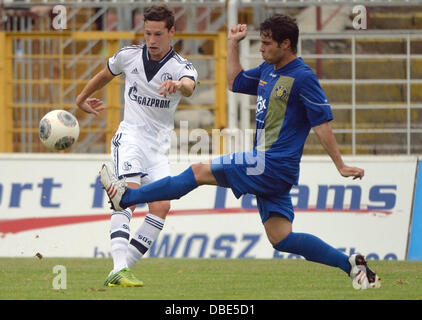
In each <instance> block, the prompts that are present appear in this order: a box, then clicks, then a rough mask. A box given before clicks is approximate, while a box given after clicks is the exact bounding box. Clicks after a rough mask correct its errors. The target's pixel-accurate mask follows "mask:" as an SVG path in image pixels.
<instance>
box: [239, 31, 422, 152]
mask: <svg viewBox="0 0 422 320" xmlns="http://www.w3.org/2000/svg"><path fill="white" fill-rule="evenodd" d="M317 41H322V42H324V43H325V47H326V49H322V51H321V52H320V53H317V52H316V51H317V50H315V48H316V42H317ZM253 43H256V44H259V35H258V34H257V33H249V35H248V38H247V39H246V41H243V42H242V47H241V50H242V51H241V52H242V54H241V57H242V65H243V67H244V68H245V69H247V68H251V67H254V66H256V65H258V64H259V63H260V62H262V59H261V56H260V54H259V52H258V48H259V47H257V46H255V48H254V49H252V48H253V47H254V45H253ZM383 43H384V45H385V43H390V44H393V45H390V47H393V48H395V49H393V51H395V52H392V51H390V52H389V51H386V52H385V51H384V52H383ZM330 47H331V48H333V49H331V50H330ZM385 47H386V46H385ZM298 56H301V57H302V58H303V59H304V61H305V62H307V63H308V64H309V65H310V66H311V67H312V68H313V70H314V72H315V73H316V74H317V75H318V76H319V78H320V83H321V86H322V87H323V89H324V90H325V91H326V93H327V96H328V99H329V100H330V102H331V106H332V109H333V113H334V118H335V121H334V122H333V128H334V133H335V134H336V136H337V140H339V144H340V147H341V149H342V151H343V152H345V153H347V154H353V155H356V154H365V153H366V154H377V153H398V154H400V153H402V154H403V153H404V154H415V153H421V152H422V94H421V92H422V34H421V33H420V32H419V31H418V32H417V31H415V32H412V31H408V30H406V31H379V32H374V31H369V30H366V31H364V32H362V31H360V32H358V31H351V32H342V33H335V34H329V33H309V34H301V35H300V40H299V43H298ZM383 64H384V65H383ZM389 90H390V91H389ZM238 99H239V104H240V106H241V107H240V109H239V112H240V122H239V124H238V126H239V127H240V128H242V129H245V128H249V127H250V126H251V125H252V123H253V119H254V117H253V115H252V114H251V113H252V112H253V110H254V109H255V103H254V101H253V99H250V98H249V97H247V96H244V97H239V98H238ZM245 106H246V108H245ZM312 140H313V138H312V137H311V138H310V141H311V143H310V144H309V145H308V147H307V149H305V151H308V152H309V153H319V151H320V150H321V149H320V147H319V146H317V144H315V145H313V144H312Z"/></svg>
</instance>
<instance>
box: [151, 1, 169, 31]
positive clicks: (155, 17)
mask: <svg viewBox="0 0 422 320" xmlns="http://www.w3.org/2000/svg"><path fill="white" fill-rule="evenodd" d="M144 21H145V22H147V21H164V22H165V23H166V28H167V29H168V30H170V29H171V27H173V26H174V13H173V11H171V10H170V9H169V8H168V7H167V6H166V5H160V6H158V5H153V6H151V7H149V8H147V9H145V12H144Z"/></svg>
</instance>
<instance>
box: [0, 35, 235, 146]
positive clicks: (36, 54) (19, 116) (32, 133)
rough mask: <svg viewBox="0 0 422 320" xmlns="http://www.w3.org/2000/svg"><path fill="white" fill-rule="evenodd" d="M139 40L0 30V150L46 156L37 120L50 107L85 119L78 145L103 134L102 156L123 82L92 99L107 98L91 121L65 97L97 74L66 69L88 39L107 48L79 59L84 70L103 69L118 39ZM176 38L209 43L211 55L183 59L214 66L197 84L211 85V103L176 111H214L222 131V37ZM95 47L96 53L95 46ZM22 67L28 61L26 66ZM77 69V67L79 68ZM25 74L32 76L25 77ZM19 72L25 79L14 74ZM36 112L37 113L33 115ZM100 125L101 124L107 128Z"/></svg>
mask: <svg viewBox="0 0 422 320" xmlns="http://www.w3.org/2000/svg"><path fill="white" fill-rule="evenodd" d="M142 38H143V34H142V33H131V32H96V31H93V32H0V152H46V151H47V149H46V148H45V147H44V146H42V144H41V143H40V141H39V139H38V133H37V132H38V121H39V120H40V119H41V118H42V116H43V115H44V114H45V113H47V112H48V111H50V110H52V109H75V110H76V113H77V117H78V119H81V120H82V121H84V120H87V122H86V121H85V122H84V123H89V125H86V126H83V125H82V126H81V135H80V139H79V142H81V141H83V139H84V138H85V137H87V135H89V134H103V136H102V137H101V138H100V139H99V140H100V144H101V145H102V149H103V150H102V151H101V148H100V152H109V142H110V140H111V138H112V135H113V134H114V132H115V131H116V129H117V127H118V125H119V122H120V111H121V109H122V107H123V106H122V104H121V92H120V87H121V84H122V83H123V81H122V80H121V79H119V78H117V77H116V79H114V80H113V81H112V82H111V83H110V84H108V85H107V86H106V87H105V88H104V89H103V91H101V92H99V93H98V94H97V95H96V96H100V97H101V98H102V99H104V100H105V103H106V107H107V108H106V112H105V114H104V115H101V116H99V117H98V119H89V118H88V117H90V116H89V115H86V114H84V113H83V112H81V111H80V110H78V109H77V107H76V105H75V104H74V101H72V100H69V98H66V97H68V96H65V94H64V92H65V91H66V89H68V88H69V87H70V86H76V89H74V90H76V91H78V90H79V91H80V90H81V89H82V87H83V86H84V85H85V83H86V82H87V81H88V80H89V79H90V78H91V77H92V76H93V75H94V74H95V72H94V74H91V75H89V76H88V77H87V78H86V79H78V78H77V77H78V75H80V73H81V71H76V76H75V73H74V74H73V76H72V75H69V71H68V70H66V68H65V65H66V64H69V63H70V62H71V61H75V59H77V58H78V53H80V52H81V51H82V48H83V47H84V46H83V45H85V46H86V45H87V44H89V42H90V41H94V42H105V46H103V48H102V49H100V51H101V50H102V52H100V54H99V53H98V52H94V53H92V52H90V53H89V54H85V55H82V56H80V58H82V59H81V60H84V61H88V62H87V63H86V68H87V67H88V66H89V65H90V64H93V63H94V62H97V61H100V59H101V60H103V61H104V63H102V64H101V68H103V67H104V66H105V63H106V61H107V58H108V57H110V56H111V55H112V54H114V53H115V52H116V51H118V50H119V48H120V45H119V40H127V41H128V42H131V41H132V42H134V41H136V40H138V39H142ZM174 39H175V41H177V40H183V41H191V40H198V41H210V42H212V48H213V50H212V54H208V55H205V54H204V55H195V56H193V55H192V56H189V55H187V56H186V58H188V59H190V60H192V59H196V60H204V61H207V60H208V61H212V62H214V68H213V73H214V78H213V79H202V78H201V75H200V78H199V83H200V84H199V85H207V86H214V89H215V90H214V103H212V102H211V103H210V104H206V105H199V104H197V105H180V106H179V109H198V108H203V109H207V110H210V111H213V113H214V125H213V128H215V129H221V128H225V127H226V125H227V112H226V78H225V57H226V35H225V33H223V32H218V33H206V34H199V33H195V34H194V33H186V34H176V35H175V37H174ZM69 40H73V42H72V44H73V46H74V47H76V48H77V52H69V51H71V50H70V49H69V46H67V47H66V48H65V45H64V44H65V43H66V42H69ZM19 43H24V50H22V49H21V50H20V51H17V50H16V47H17V44H19ZM28 48H31V50H29V49H28ZM94 49H96V51H99V50H98V48H96V47H94ZM89 51H92V50H91V49H90V50H89ZM94 51H95V50H94ZM78 61H80V60H78ZM19 63H20V64H19ZM25 63H30V65H29V67H28V64H26V65H25ZM78 67H79V69H81V66H78ZM47 68H50V69H54V76H53V77H48V78H45V76H44V75H43V74H42V72H40V71H39V70H41V69H47ZM79 69H78V70H79ZM82 69H83V66H82ZM28 70H30V72H31V75H32V76H28V74H27V73H28V72H29V71H28ZM82 71H84V70H82ZM19 74H21V75H22V74H23V76H21V77H19V76H17V75H19ZM39 92H41V93H39ZM34 93H37V99H33V98H32V97H33V94H34ZM35 111H36V112H35ZM29 113H30V114H31V116H30V117H31V123H32V126H31V127H27V126H25V124H28V123H30V122H25V121H27V119H26V118H27V117H29V116H28V114H29ZM35 113H36V115H33V114H35ZM36 117H38V118H36ZM24 120H25V121H24ZM101 121H103V122H105V125H103V123H102V122H101ZM80 122H81V121H80ZM208 129H209V130H211V129H212V128H208ZM23 140H25V143H26V146H27V148H26V149H25V150H23V148H22V147H21V145H22V143H23ZM29 145H30V148H28V146H29Z"/></svg>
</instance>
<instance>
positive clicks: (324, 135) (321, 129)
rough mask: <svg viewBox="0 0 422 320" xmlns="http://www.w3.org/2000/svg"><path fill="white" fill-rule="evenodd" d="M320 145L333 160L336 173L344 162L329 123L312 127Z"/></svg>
mask: <svg viewBox="0 0 422 320" xmlns="http://www.w3.org/2000/svg"><path fill="white" fill-rule="evenodd" d="M313 129H314V131H315V133H316V135H317V136H318V139H319V141H320V143H321V145H322V146H323V147H324V149H325V151H327V153H328V155H329V156H330V158H331V159H332V160H333V162H334V164H335V166H336V168H337V170H338V171H341V169H342V168H343V167H344V162H343V159H342V157H341V154H340V150H339V148H338V145H337V141H336V137H335V136H334V134H333V131H332V130H331V125H330V123H329V122H324V123H322V124H320V125H318V126H315V127H313Z"/></svg>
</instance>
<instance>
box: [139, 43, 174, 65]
mask: <svg viewBox="0 0 422 320" xmlns="http://www.w3.org/2000/svg"><path fill="white" fill-rule="evenodd" d="M144 49H145V50H144V56H145V59H146V60H147V61H153V62H157V63H160V64H164V63H165V62H166V61H167V60H168V59H170V58H171V57H172V56H173V54H174V50H173V47H172V46H170V50H169V51H168V52H167V53H166V54H165V55H164V56H163V57H162V58H161V59H160V60H152V59H151V57H150V55H149V52H148V47H147V46H146V45H145V46H144Z"/></svg>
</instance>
